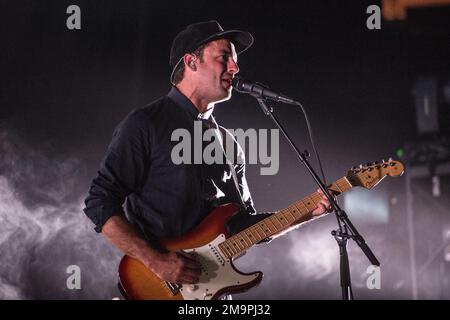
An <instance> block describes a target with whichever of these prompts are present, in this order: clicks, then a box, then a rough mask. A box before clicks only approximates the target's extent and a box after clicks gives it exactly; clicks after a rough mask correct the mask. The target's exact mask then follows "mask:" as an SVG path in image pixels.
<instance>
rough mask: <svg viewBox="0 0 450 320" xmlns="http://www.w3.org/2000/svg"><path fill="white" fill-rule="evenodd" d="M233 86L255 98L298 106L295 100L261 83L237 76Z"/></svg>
mask: <svg viewBox="0 0 450 320" xmlns="http://www.w3.org/2000/svg"><path fill="white" fill-rule="evenodd" d="M231 85H232V86H233V88H234V90H236V91H237V92H241V93H248V94H250V95H252V96H253V97H255V98H259V99H269V100H275V101H278V102H283V103H287V104H296V102H295V100H294V99H292V98H289V97H288V96H285V95H284V94H282V93H280V92H276V91H273V90H271V89H269V88H268V87H266V86H265V85H263V84H261V83H258V82H252V81H250V80H246V79H244V78H242V77H239V76H235V77H234V78H233V80H232V83H231Z"/></svg>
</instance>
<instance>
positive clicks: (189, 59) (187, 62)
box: [184, 54, 197, 71]
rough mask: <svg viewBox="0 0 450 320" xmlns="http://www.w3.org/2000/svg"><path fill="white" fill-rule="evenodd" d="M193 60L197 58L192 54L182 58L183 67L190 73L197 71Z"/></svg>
mask: <svg viewBox="0 0 450 320" xmlns="http://www.w3.org/2000/svg"><path fill="white" fill-rule="evenodd" d="M195 60H197V57H196V56H194V55H193V54H187V55H185V56H184V65H185V66H188V67H189V68H190V69H191V70H192V71H196V70H197V66H196V65H195Z"/></svg>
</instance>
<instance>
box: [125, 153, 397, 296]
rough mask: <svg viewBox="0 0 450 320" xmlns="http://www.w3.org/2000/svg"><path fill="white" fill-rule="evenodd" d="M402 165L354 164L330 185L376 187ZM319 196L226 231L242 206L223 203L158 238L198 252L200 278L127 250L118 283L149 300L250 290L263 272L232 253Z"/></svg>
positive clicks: (287, 223)
mask: <svg viewBox="0 0 450 320" xmlns="http://www.w3.org/2000/svg"><path fill="white" fill-rule="evenodd" d="M403 171H404V166H403V164H402V163H401V162H399V161H393V160H392V159H389V161H384V160H383V162H382V163H376V162H374V163H373V164H368V165H366V166H359V167H358V168H352V169H351V170H350V171H348V173H347V174H346V175H345V176H344V177H342V178H341V179H339V180H337V181H335V182H334V183H332V184H331V185H330V186H329V187H328V188H329V189H330V190H332V191H333V192H334V193H335V194H336V195H340V194H342V193H344V192H346V191H347V190H350V189H351V188H353V187H363V188H366V189H372V188H373V187H374V186H375V185H377V184H378V183H379V182H380V181H381V180H382V179H384V178H385V177H386V176H391V177H395V176H400V175H401V174H402V173H403ZM321 198H322V196H321V195H320V194H319V193H318V192H315V193H313V194H311V195H309V196H307V197H305V198H303V199H302V200H300V201H297V202H295V203H293V204H291V205H290V206H289V207H287V208H285V209H282V210H280V211H277V212H276V213H274V214H273V215H271V216H269V217H268V218H265V219H263V220H261V221H259V222H258V223H256V224H254V225H252V226H250V227H248V228H247V229H244V230H242V231H241V232H239V233H237V234H235V235H233V236H230V235H228V234H227V231H226V227H225V225H226V223H227V222H228V221H229V219H230V218H231V217H232V216H233V215H235V214H237V213H238V212H239V206H238V205H237V204H233V203H229V204H225V205H222V206H220V207H218V208H216V209H215V210H213V211H212V212H211V213H210V214H209V215H208V216H207V217H206V218H205V219H204V220H203V221H202V222H201V223H200V224H199V225H198V227H196V228H195V230H193V231H191V232H189V233H187V234H185V235H183V236H180V237H177V238H172V239H160V240H161V244H163V245H164V246H165V247H166V248H167V249H168V250H170V251H178V250H183V251H185V252H191V253H193V254H194V256H195V258H196V260H197V261H198V262H199V263H200V265H201V270H202V274H201V276H200V281H199V282H198V283H196V284H194V285H185V284H177V283H171V282H167V281H163V280H161V279H160V278H158V277H157V276H156V275H155V274H154V273H153V272H152V271H151V270H150V269H148V268H146V267H145V266H144V265H143V264H142V263H141V262H139V261H138V260H136V259H133V258H131V257H129V256H124V257H123V258H122V260H121V262H120V265H119V287H120V288H121V290H122V293H124V295H125V297H126V298H127V299H147V300H196V299H199V300H210V299H218V298H220V297H221V296H222V295H225V294H229V293H236V292H243V291H246V290H248V289H249V288H251V287H254V286H255V285H257V284H258V283H259V282H260V281H261V280H262V276H263V274H262V272H260V271H256V272H252V273H242V272H240V271H239V270H237V269H236V268H235V267H234V265H233V259H235V258H237V257H239V256H240V255H242V254H243V253H244V252H245V251H246V250H248V249H249V248H250V247H252V246H253V245H254V244H256V243H258V242H260V241H261V240H263V239H265V238H267V237H270V236H273V235H276V234H279V233H281V232H286V231H288V230H289V229H290V228H293V227H294V226H295V225H296V224H298V223H299V222H301V221H302V220H305V218H306V217H307V216H308V214H310V213H311V211H313V210H314V209H315V208H316V207H317V204H318V203H319V201H320V199H321Z"/></svg>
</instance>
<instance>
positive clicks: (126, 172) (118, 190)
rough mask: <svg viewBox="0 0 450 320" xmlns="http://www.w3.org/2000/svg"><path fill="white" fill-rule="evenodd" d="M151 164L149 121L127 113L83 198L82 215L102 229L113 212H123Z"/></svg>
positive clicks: (139, 114) (138, 188)
mask: <svg viewBox="0 0 450 320" xmlns="http://www.w3.org/2000/svg"><path fill="white" fill-rule="evenodd" d="M149 165H150V121H149V119H148V118H147V117H146V115H145V114H144V113H143V112H142V111H140V110H137V111H134V112H132V113H130V114H129V115H128V116H127V117H126V118H125V119H124V120H123V121H122V122H121V123H120V124H119V125H118V126H117V128H116V129H115V131H114V134H113V137H112V140H111V143H110V145H109V147H108V151H107V153H106V156H105V157H104V159H103V161H102V163H101V166H100V170H99V171H98V174H97V176H96V177H95V178H94V179H93V181H92V183H91V186H90V188H89V194H88V197H87V198H86V200H85V208H84V210H83V211H84V212H85V214H86V215H87V216H88V217H89V218H90V219H91V220H92V222H93V223H94V224H95V231H97V232H101V230H102V227H103V225H104V224H105V223H106V221H107V220H108V219H109V218H110V217H111V216H114V215H124V210H123V207H122V205H123V203H124V201H125V198H126V197H127V196H128V195H129V194H130V193H132V192H136V191H139V190H140V188H141V187H142V183H143V178H144V177H145V175H146V172H147V170H148V168H149Z"/></svg>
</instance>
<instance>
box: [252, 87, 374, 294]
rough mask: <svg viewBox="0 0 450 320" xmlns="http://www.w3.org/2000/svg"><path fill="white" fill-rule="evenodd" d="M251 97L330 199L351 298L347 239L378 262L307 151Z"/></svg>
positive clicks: (261, 101) (268, 109)
mask: <svg viewBox="0 0 450 320" xmlns="http://www.w3.org/2000/svg"><path fill="white" fill-rule="evenodd" d="M251 95H252V96H253V97H255V98H256V100H258V103H259V105H260V107H261V109H262V111H263V112H264V114H265V115H267V116H269V117H270V119H272V121H273V122H274V123H275V125H276V126H277V127H278V128H279V129H280V131H281V132H282V133H283V136H284V137H285V138H286V140H287V142H288V143H289V145H290V146H291V148H292V149H293V150H294V152H295V153H296V154H297V156H298V158H299V159H300V162H301V163H303V164H304V165H305V167H306V169H307V170H308V172H309V173H310V174H311V176H312V177H313V179H314V181H316V183H317V185H318V186H319V188H320V189H321V190H322V192H323V193H324V194H325V196H326V197H327V199H328V201H330V204H331V208H332V209H333V211H334V212H335V214H336V218H337V222H338V229H337V230H333V231H332V232H331V234H332V235H333V236H334V238H335V239H336V242H337V244H338V246H339V256H340V278H341V288H342V299H343V300H353V292H352V287H351V280H350V265H349V260H348V253H347V240H348V239H353V240H354V241H355V242H356V244H357V245H358V246H359V247H360V248H361V250H362V251H363V253H364V254H365V255H366V257H367V258H368V259H369V261H370V263H372V265H375V266H379V265H380V262H379V261H378V259H377V258H376V257H375V255H374V254H373V252H372V250H370V248H369V246H368V245H367V244H366V241H365V240H364V238H363V237H362V236H361V235H360V234H359V232H358V231H357V230H356V228H355V226H354V225H353V224H352V222H351V221H350V219H349V218H348V216H347V214H346V213H345V211H344V210H342V209H341V208H340V207H339V205H338V204H337V202H336V201H335V198H334V197H333V196H331V195H330V193H329V191H328V188H327V187H326V186H325V185H324V183H323V182H322V180H320V178H319V176H318V175H317V173H316V172H315V171H314V169H313V168H312V167H311V165H310V164H309V162H308V160H307V157H309V153H308V151H306V150H305V151H304V152H303V153H302V152H300V151H299V150H298V148H297V147H296V146H295V144H294V143H293V141H292V139H291V138H290V137H289V135H288V134H287V132H286V130H285V129H284V128H283V126H282V125H281V124H280V122H279V121H278V119H277V117H276V116H275V115H274V114H273V108H271V107H268V106H267V105H266V101H265V99H262V98H261V97H260V96H259V95H257V94H251ZM295 105H298V106H301V104H300V103H299V102H295Z"/></svg>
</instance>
